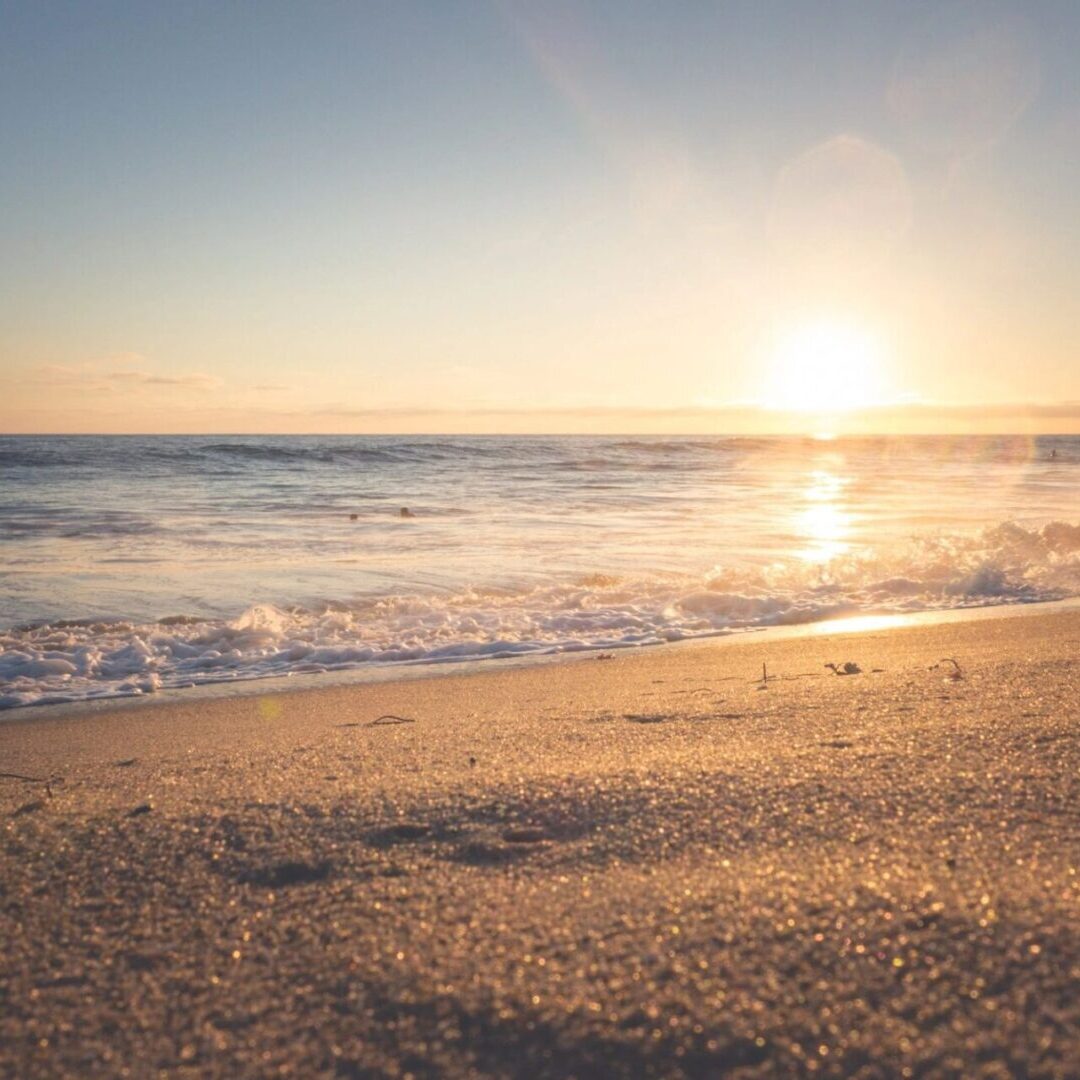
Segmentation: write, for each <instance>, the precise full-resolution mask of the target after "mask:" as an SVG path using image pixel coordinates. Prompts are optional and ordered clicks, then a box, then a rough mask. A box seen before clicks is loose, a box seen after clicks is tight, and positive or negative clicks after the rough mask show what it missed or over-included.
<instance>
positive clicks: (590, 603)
mask: <svg viewBox="0 0 1080 1080" xmlns="http://www.w3.org/2000/svg"><path fill="white" fill-rule="evenodd" d="M1075 595H1080V525H1075V524H1071V523H1069V522H1064V521H1055V522H1051V523H1049V524H1047V525H1045V526H1043V527H1042V528H1037V529H1036V528H1025V527H1023V526H1021V525H1018V524H1016V523H1013V522H1006V523H1003V524H1000V525H997V526H994V527H992V528H987V529H983V530H979V531H975V532H972V533H969V534H964V533H953V534H934V535H927V536H921V537H917V538H915V539H913V540H911V541H909V542H908V543H907V544H905V545H902V546H899V547H891V548H884V549H881V550H875V549H863V550H860V551H858V552H853V553H846V554H845V555H843V556H841V557H837V558H835V559H833V560H830V561H826V562H823V563H820V564H812V563H807V562H806V561H804V560H798V559H791V560H781V561H777V562H774V563H771V564H769V565H766V566H764V567H758V568H755V569H752V570H750V569H747V568H745V567H741V568H735V569H732V568H723V567H716V568H714V570H713V571H712V572H710V573H709V574H708V575H705V576H704V577H698V578H693V577H691V576H688V575H681V574H659V575H658V574H653V575H643V576H634V575H625V574H623V575H620V574H611V573H599V572H598V573H592V574H587V575H579V576H577V577H575V578H573V579H571V580H565V581H554V582H547V583H543V584H537V585H533V586H530V587H524V588H507V587H499V588H494V587H485V588H480V587H476V588H464V589H460V590H457V591H448V590H445V589H440V590H429V591H426V592H423V591H414V592H408V593H387V594H382V595H368V596H364V597H361V598H359V599H353V600H350V601H348V602H343V601H340V600H337V601H334V602H332V603H330V602H328V603H325V604H322V605H316V606H312V607H290V606H278V605H274V604H270V603H260V604H256V605H254V606H252V607H250V608H248V609H247V610H246V611H243V612H241V613H239V614H238V615H237V616H236V617H235V618H233V619H199V618H193V617H170V618H164V619H162V620H160V621H154V622H146V623H141V624H138V623H132V622H117V621H98V622H94V621H88V620H81V621H71V620H54V621H52V622H42V623H39V624H36V625H30V626H22V627H19V628H15V629H11V630H8V631H6V632H4V633H0V708H14V707H17V706H25V705H35V704H47V703H57V702H68V701H78V700H88V699H95V698H102V697H124V696H138V695H145V694H151V693H154V692H155V691H157V690H159V689H162V688H178V687H185V686H193V685H197V684H207V683H218V682H227V681H235V680H241V679H260V678H268V677H273V676H287V675H295V674H311V673H320V672H336V671H343V670H347V669H354V668H358V667H362V666H364V665H372V664H408V663H422V662H426V663H438V662H448V661H462V660H484V659H492V658H500V657H513V656H522V655H528V654H544V653H547V654H551V653H560V652H574V651H581V650H586V649H601V648H602V649H612V648H629V647H635V646H643V645H655V644H660V643H664V642H671V641H679V640H685V639H691V638H698V637H705V636H709V635H716V634H723V633H731V632H735V631H738V630H747V629H753V628H758V627H768V626H780V625H793V624H800V623H808V622H814V621H817V620H821V619H828V618H835V617H838V616H842V615H854V614H859V613H864V612H914V611H927V610H939V609H952V608H963V607H975V606H985V605H991V604H1001V603H1019V602H1028V603H1030V602H1034V601H1040V600H1055V599H1061V598H1063V597H1067V596H1075Z"/></svg>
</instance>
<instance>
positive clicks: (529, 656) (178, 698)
mask: <svg viewBox="0 0 1080 1080" xmlns="http://www.w3.org/2000/svg"><path fill="white" fill-rule="evenodd" d="M1074 609H1076V610H1080V596H1071V597H1066V598H1064V599H1060V600H1041V601H1034V602H1031V603H1024V602H1015V601H1014V602H1010V603H1005V604H983V605H978V606H972V607H964V608H947V609H938V610H930V611H917V612H889V613H865V614H858V615H849V616H840V617H837V618H831V619H821V620H818V621H815V622H805V623H791V624H787V625H781V626H755V627H746V628H739V629H732V630H718V631H716V632H715V633H711V634H704V635H702V636H700V637H694V638H686V639H683V640H681V641H670V642H656V643H653V644H650V645H633V646H619V645H612V646H596V647H590V648H583V649H573V650H565V651H558V652H551V653H548V652H536V653H526V654H522V655H520V656H509V657H479V658H472V659H467V660H448V661H438V660H435V661H432V660H410V661H397V662H393V663H388V664H381V665H380V664H370V665H357V666H356V667H354V668H346V669H342V670H339V671H326V672H320V673H317V674H310V673H298V674H294V675H290V674H286V675H272V676H264V677H251V678H240V679H236V680H229V681H224V680H223V681H220V682H207V683H199V684H196V685H194V686H188V687H182V688H171V689H163V690H158V691H156V692H154V693H146V694H139V695H117V696H115V697H102V698H95V699H89V700H87V699H84V700H80V701H68V702H58V703H52V704H46V705H35V704H31V705H23V706H18V707H16V708H11V709H5V710H0V728H2V727H3V726H4V725H5V724H11V723H21V722H27V721H31V720H40V719H50V718H63V717H69V716H77V715H86V716H95V715H99V714H101V713H103V712H109V711H111V710H113V709H121V710H127V709H136V710H143V709H157V708H163V707H169V706H172V705H177V704H183V703H187V702H194V701H208V702H209V701H217V700H230V699H233V698H248V697H261V696H264V695H266V694H294V693H308V692H311V691H318V690H323V689H331V688H340V687H347V686H365V685H370V684H384V683H398V682H413V681H417V680H423V679H439V678H445V677H451V676H469V675H474V674H475V675H482V674H484V673H485V672H491V671H495V670H499V671H510V670H517V669H520V668H531V667H548V666H550V665H561V664H573V663H580V662H588V661H590V660H591V659H593V658H594V657H595V656H596V655H597V654H601V653H606V652H612V653H613V654H614V655H617V656H624V655H627V656H633V655H639V654H641V653H644V652H650V651H652V650H654V649H665V650H666V649H672V648H674V649H684V648H687V649H693V648H708V647H710V646H716V645H720V644H723V645H734V644H740V643H744V642H745V641H748V640H764V641H785V640H788V639H789V638H799V637H804V636H817V635H829V634H840V633H858V632H861V631H863V630H865V629H879V630H884V629H905V628H908V627H916V626H932V625H937V624H945V625H948V624H951V623H956V622H969V621H978V620H982V619H995V618H1015V617H1031V616H1039V615H1043V614H1054V613H1056V612H1061V611H1070V610H1074Z"/></svg>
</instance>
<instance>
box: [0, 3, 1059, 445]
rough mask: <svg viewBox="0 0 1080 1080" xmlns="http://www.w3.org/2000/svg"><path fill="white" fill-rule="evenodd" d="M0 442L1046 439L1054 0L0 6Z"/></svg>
mask: <svg viewBox="0 0 1080 1080" xmlns="http://www.w3.org/2000/svg"><path fill="white" fill-rule="evenodd" d="M0 15H2V18H3V21H2V24H0V26H2V29H0V147H2V153H0V251H2V253H3V256H2V259H0V431H5V432H38V431H40V432H45V431H70V432H75V431H116V432H123V431H143V432H155V431H162V432H164V431H235V432H246V431H267V432H271V431H280V432H288V431H310V432H319V431H327V432H329V431H357V432H363V431H530V430H531V431H560V430H574V431H594V430H595V431H631V430H642V431H650V430H652V431H664V430H668V431H751V430H754V431H788V430H794V431H800V430H806V429H807V428H809V427H815V426H818V425H820V424H822V423H827V424H828V425H829V426H831V427H834V428H837V429H839V430H849V429H851V430H867V429H869V430H875V429H877V430H886V431H891V430H996V431H1013V430H1043V431H1062V432H1065V431H1080V199H1078V197H1077V192H1080V63H1078V62H1077V57H1078V56H1080V4H1077V3H1076V2H1075V0H1041V2H1029V3H1023V4H1020V3H1017V4H1015V5H1011V4H1008V3H996V2H993V0H985V2H984V0H979V2H969V3H940V2H919V0H895V2H884V0H847V2H841V0H834V2H813V3H811V2H807V0H789V2H779V0H745V2H734V0H731V2H725V0H714V2H690V0H687V2H682V3H664V4H660V3H644V2H636V0H610V2H605V3H569V2H567V3H563V2H559V3H548V2H541V0H535V2H525V0H503V2H500V0H439V2H431V3H411V2H400V0H392V2H386V3H293V4H284V3H276V2H269V0H264V2H260V3H258V4H255V3H229V4H221V3H216V2H215V3H183V4H163V3H156V4H155V3H108V2H102V3H93V4H70V3H65V4H58V3H52V2H49V0H33V2H25V3H24V2H15V3H10V2H9V3H0Z"/></svg>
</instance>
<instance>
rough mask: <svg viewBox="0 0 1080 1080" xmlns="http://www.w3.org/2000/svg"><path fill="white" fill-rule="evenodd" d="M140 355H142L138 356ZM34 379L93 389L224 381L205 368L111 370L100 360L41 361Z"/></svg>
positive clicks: (195, 386)
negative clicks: (166, 371) (78, 363)
mask: <svg viewBox="0 0 1080 1080" xmlns="http://www.w3.org/2000/svg"><path fill="white" fill-rule="evenodd" d="M135 359H140V360H141V357H140V358H135ZM31 380H32V381H35V382H38V383H41V382H44V383H48V384H50V385H53V386H62V387H71V388H77V389H79V390H80V391H84V392H90V393H110V392H116V391H119V390H123V389H135V388H139V387H156V386H167V387H173V388H177V389H187V390H216V389H218V388H219V387H221V386H222V385H224V380H223V379H221V378H220V377H219V376H217V375H208V374H206V373H205V372H202V371H192V372H186V373H184V374H180V375H163V374H160V373H158V372H153V371H146V370H144V369H132V370H129V369H124V368H121V369H119V370H118V369H116V368H115V367H114V368H112V369H111V370H110V369H109V368H105V367H102V366H99V365H96V364H84V365H81V366H72V365H67V364H41V365H39V366H38V367H36V368H34V369H33V374H32V375H31Z"/></svg>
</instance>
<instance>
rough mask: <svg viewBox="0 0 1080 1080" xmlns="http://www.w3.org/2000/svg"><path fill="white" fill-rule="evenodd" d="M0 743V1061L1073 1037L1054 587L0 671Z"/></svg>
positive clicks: (403, 1066) (356, 1073) (950, 1044)
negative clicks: (212, 673)
mask: <svg viewBox="0 0 1080 1080" xmlns="http://www.w3.org/2000/svg"><path fill="white" fill-rule="evenodd" d="M945 658H949V659H945ZM763 663H764V664H766V665H767V672H768V675H769V681H768V682H766V683H763V682H762V678H761V675H762V665H763ZM830 663H831V664H835V665H837V666H838V667H839V668H840V669H841V670H843V665H844V664H846V663H852V664H854V665H856V666H857V667H858V668H859V669H860V670H859V671H858V672H857V673H855V674H851V675H844V676H840V675H836V674H834V673H833V670H831V669H829V668H826V667H825V665H826V664H830ZM0 772H2V773H3V778H2V779H0V815H2V817H3V822H4V841H3V847H2V848H0V928H2V939H3V941H4V945H5V948H4V952H3V959H2V960H0V1073H2V1074H3V1075H5V1076H11V1077H21V1078H28V1077H56V1076H75V1075H78V1076H134V1077H144V1076H157V1075H168V1076H215V1077H217V1076H220V1077H237V1076H296V1077H312V1076H336V1077H382V1076H387V1077H391V1076H415V1077H428V1076H464V1075H478V1076H529V1077H536V1076H551V1077H571V1076H574V1077H587V1076H588V1077H593V1076H596V1077H599V1076H627V1077H630V1076H676V1075H689V1076H716V1075H733V1076H792V1075H804V1074H805V1075H809V1074H811V1073H813V1074H816V1075H819V1076H862V1077H896V1076H986V1077H1005V1076H1020V1075H1023V1076H1032V1077H1043V1076H1045V1077H1066V1076H1075V1075H1076V1063H1077V1061H1080V1001H1078V997H1077V988H1078V986H1080V908H1078V899H1080V880H1078V877H1077V868H1078V866H1080V817H1078V809H1077V808H1078V806H1080V611H1078V610H1077V609H1076V608H1075V607H1073V608H1071V609H1069V610H1062V611H1053V610H1052V609H1045V610H1044V611H1043V612H1042V613H1040V614H1037V615H1029V616H1025V617H1014V618H981V619H977V620H971V621H953V622H943V623H940V624H933V625H926V626H915V627H905V628H890V629H877V630H874V629H869V630H865V631H863V632H853V633H841V632H837V631H835V630H834V629H830V628H827V627H826V628H823V629H821V628H819V632H816V633H812V634H806V635H805V636H795V637H789V638H778V637H773V636H770V635H769V634H762V635H751V636H747V637H743V638H739V639H723V640H719V641H717V642H715V643H710V644H705V645H702V644H698V645H694V646H690V647H679V646H676V647H668V648H661V649H653V650H648V651H643V652H635V653H630V652H623V653H616V654H613V655H612V656H610V657H604V658H601V657H598V656H595V655H594V656H586V657H581V658H578V659H576V660H572V661H568V662H564V663H558V664H549V665H540V666H533V667H522V668H516V669H513V670H509V669H500V668H499V667H498V666H497V665H493V664H492V665H487V666H482V667H481V668H480V669H479V670H477V671H475V672H474V673H468V674H453V675H447V676H444V677H438V678H425V679H419V680H411V681H398V682H391V683H380V684H371V685H356V686H337V687H327V688H325V689H315V690H304V691H301V692H288V691H280V690H279V691H278V692H273V693H266V694H258V695H251V696H245V697H234V698H223V699H217V700H203V699H185V698H183V697H181V698H179V699H177V700H173V701H169V702H165V703H159V704H148V705H146V706H145V707H138V708H130V707H128V708H117V709H109V710H104V711H94V712H91V711H87V710H83V711H82V712H77V713H74V714H71V715H64V716H59V717H50V716H44V715H38V714H35V713H34V711H33V710H23V711H20V713H19V714H18V715H15V716H14V718H13V719H9V720H6V721H5V722H4V723H3V724H0Z"/></svg>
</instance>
